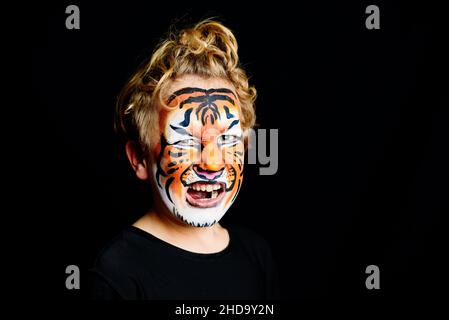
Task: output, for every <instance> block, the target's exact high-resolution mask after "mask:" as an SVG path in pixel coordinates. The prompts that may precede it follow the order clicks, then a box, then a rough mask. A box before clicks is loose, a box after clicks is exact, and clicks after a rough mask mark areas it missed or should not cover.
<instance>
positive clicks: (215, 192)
mask: <svg viewBox="0 0 449 320" xmlns="http://www.w3.org/2000/svg"><path fill="white" fill-rule="evenodd" d="M217 196H218V192H217V191H215V190H214V191H212V196H211V198H212V199H214V198H216V197H217Z"/></svg>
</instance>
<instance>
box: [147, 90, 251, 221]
mask: <svg viewBox="0 0 449 320" xmlns="http://www.w3.org/2000/svg"><path fill="white" fill-rule="evenodd" d="M166 102H167V105H168V106H169V107H170V108H167V109H165V108H163V110H162V111H161V114H160V121H159V126H160V135H161V141H160V143H159V144H158V145H157V146H156V147H155V149H154V154H155V155H156V157H157V159H156V161H155V162H154V165H153V173H154V176H155V180H156V185H157V187H158V190H159V193H160V195H161V198H162V200H163V202H164V203H165V205H166V206H167V207H168V208H169V209H170V210H171V212H172V213H173V214H174V215H175V216H176V217H178V218H179V219H181V220H183V221H184V222H185V223H188V224H190V225H192V226H197V227H204V226H211V225H213V224H214V223H216V222H217V221H219V220H220V219H221V217H222V216H223V215H224V214H225V212H226V211H227V210H228V209H229V207H230V206H231V204H232V203H233V202H234V200H235V198H236V196H237V194H238V191H239V189H240V187H241V183H242V178H243V166H244V165H243V162H244V161H243V159H244V152H245V148H244V144H243V140H242V128H241V125H240V118H239V114H240V112H239V106H238V99H237V97H236V95H235V94H234V92H233V90H231V89H230V88H224V87H223V88H209V89H204V88H198V87H183V88H181V89H179V90H176V91H175V92H174V93H172V94H171V95H170V96H169V98H168V99H167V101H166Z"/></svg>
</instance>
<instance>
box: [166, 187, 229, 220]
mask: <svg viewBox="0 0 449 320" xmlns="http://www.w3.org/2000/svg"><path fill="white" fill-rule="evenodd" d="M218 192H219V195H217V196H216V197H215V198H209V199H211V200H207V199H204V203H201V199H196V200H194V201H192V195H189V192H188V189H187V188H186V192H184V198H183V199H172V200H173V202H174V203H172V202H170V200H168V199H167V198H166V197H163V200H164V202H165V204H166V205H167V206H168V208H169V209H170V211H171V212H172V213H173V214H174V215H175V216H176V217H177V218H178V219H180V220H182V221H184V222H185V223H187V224H189V225H191V226H194V227H210V226H212V225H214V224H215V223H217V222H218V221H220V219H221V218H222V217H223V216H224V214H225V213H226V211H227V210H228V209H229V207H230V206H231V204H232V202H229V203H228V204H227V205H225V202H226V197H229V196H230V195H229V194H228V193H227V192H225V191H224V189H223V190H222V191H218ZM189 201H191V202H192V203H190V202H189ZM214 202H216V204H214Z"/></svg>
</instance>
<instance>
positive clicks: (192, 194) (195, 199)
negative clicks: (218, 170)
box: [186, 182, 225, 208]
mask: <svg viewBox="0 0 449 320" xmlns="http://www.w3.org/2000/svg"><path fill="white" fill-rule="evenodd" d="M224 195H225V184H224V183H218V182H216V183H210V182H195V183H192V184H191V185H189V187H188V189H187V193H186V199H187V202H188V203H189V204H190V205H191V206H193V207H197V208H211V207H215V206H216V205H217V204H218V203H219V202H220V201H221V200H222V199H223V197H224Z"/></svg>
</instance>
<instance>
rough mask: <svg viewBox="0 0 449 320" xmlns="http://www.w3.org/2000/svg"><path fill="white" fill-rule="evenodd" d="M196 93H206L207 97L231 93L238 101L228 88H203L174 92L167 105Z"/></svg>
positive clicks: (188, 88) (190, 88)
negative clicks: (186, 95) (180, 97)
mask: <svg viewBox="0 0 449 320" xmlns="http://www.w3.org/2000/svg"><path fill="white" fill-rule="evenodd" d="M196 92H201V93H204V94H205V95H210V94H212V93H230V94H232V95H233V96H234V98H236V99H237V96H236V94H235V93H234V91H232V90H231V89H228V88H217V89H203V88H194V87H186V88H182V89H179V90H177V91H175V92H173V93H172V94H171V95H170V97H169V98H168V101H167V104H170V102H172V101H173V100H174V99H175V98H176V97H177V96H180V95H182V94H186V93H196Z"/></svg>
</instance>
